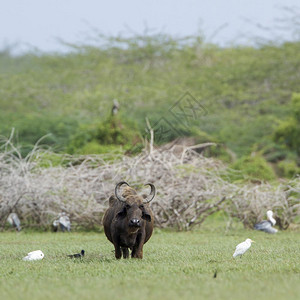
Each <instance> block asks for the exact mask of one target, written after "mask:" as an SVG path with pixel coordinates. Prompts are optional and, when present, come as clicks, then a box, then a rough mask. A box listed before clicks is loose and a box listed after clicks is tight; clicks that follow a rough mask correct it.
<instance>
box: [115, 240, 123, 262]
mask: <svg viewBox="0 0 300 300" xmlns="http://www.w3.org/2000/svg"><path fill="white" fill-rule="evenodd" d="M114 246H115V257H116V259H120V258H121V257H122V252H121V247H120V246H119V245H117V244H114Z"/></svg>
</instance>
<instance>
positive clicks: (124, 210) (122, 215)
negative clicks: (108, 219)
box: [116, 207, 127, 219]
mask: <svg viewBox="0 0 300 300" xmlns="http://www.w3.org/2000/svg"><path fill="white" fill-rule="evenodd" d="M126 214H127V211H126V208H125V207H123V209H122V210H121V211H119V212H118V213H117V216H116V218H117V219H123V218H125V217H126Z"/></svg>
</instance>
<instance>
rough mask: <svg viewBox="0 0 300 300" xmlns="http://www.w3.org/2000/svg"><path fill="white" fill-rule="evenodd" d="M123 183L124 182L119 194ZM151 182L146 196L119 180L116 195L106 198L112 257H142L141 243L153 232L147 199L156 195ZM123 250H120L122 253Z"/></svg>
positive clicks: (106, 222)
mask: <svg viewBox="0 0 300 300" xmlns="http://www.w3.org/2000/svg"><path fill="white" fill-rule="evenodd" d="M122 185H127V186H126V187H125V188H124V189H123V193H122V194H121V193H120V188H121V186H122ZM147 185H150V187H151V192H150V194H149V195H148V196H147V197H145V199H144V198H143V197H141V196H139V195H138V194H137V192H136V191H135V190H134V189H133V188H131V187H130V186H129V184H128V183H126V182H125V181H122V182H120V183H118V184H117V185H116V188H115V196H111V197H110V198H109V208H108V209H107V210H106V212H105V214H104V217H103V225H104V232H105V235H106V237H107V238H108V240H109V241H110V242H112V243H113V244H114V246H115V257H116V258H117V259H120V258H121V257H122V252H123V258H128V257H129V250H128V248H130V249H131V250H132V252H131V257H133V258H143V246H144V244H145V243H146V242H147V241H148V240H149V239H150V237H151V235H152V231H153V214H152V211H151V209H150V207H149V204H148V203H149V202H150V201H151V200H152V199H153V198H154V196H155V187H154V185H153V184H151V183H148V184H147ZM121 250H122V252H121Z"/></svg>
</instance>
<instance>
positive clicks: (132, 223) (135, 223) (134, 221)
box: [129, 219, 141, 227]
mask: <svg viewBox="0 0 300 300" xmlns="http://www.w3.org/2000/svg"><path fill="white" fill-rule="evenodd" d="M129 226H130V227H141V222H140V220H139V219H131V220H130V221H129Z"/></svg>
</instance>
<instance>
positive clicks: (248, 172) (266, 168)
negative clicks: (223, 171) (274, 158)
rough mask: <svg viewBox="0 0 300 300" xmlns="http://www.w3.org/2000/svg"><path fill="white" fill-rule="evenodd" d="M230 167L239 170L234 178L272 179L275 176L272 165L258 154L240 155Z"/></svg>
mask: <svg viewBox="0 0 300 300" xmlns="http://www.w3.org/2000/svg"><path fill="white" fill-rule="evenodd" d="M231 168H232V169H234V170H238V171H240V172H241V173H240V174H239V175H238V176H239V178H236V179H247V180H257V179H258V180H273V179H275V178H276V176H275V172H274V170H273V169H272V167H271V166H270V165H268V163H267V161H266V160H265V159H264V158H263V157H262V156H259V155H253V156H244V157H241V158H240V159H238V160H237V161H236V162H235V163H233V164H232V165H231Z"/></svg>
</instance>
